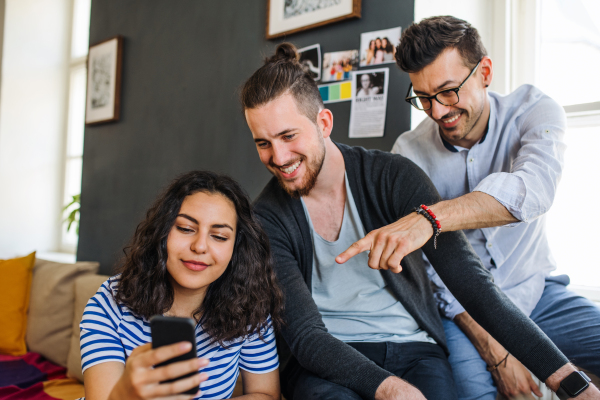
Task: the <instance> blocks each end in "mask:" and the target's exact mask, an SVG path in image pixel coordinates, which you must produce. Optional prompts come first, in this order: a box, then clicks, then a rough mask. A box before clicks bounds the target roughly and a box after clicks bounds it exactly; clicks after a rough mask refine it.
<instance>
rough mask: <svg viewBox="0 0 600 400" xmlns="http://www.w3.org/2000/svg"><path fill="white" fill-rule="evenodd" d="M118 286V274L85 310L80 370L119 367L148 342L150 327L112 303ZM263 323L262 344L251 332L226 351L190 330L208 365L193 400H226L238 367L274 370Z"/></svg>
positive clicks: (269, 338) (270, 329)
mask: <svg viewBox="0 0 600 400" xmlns="http://www.w3.org/2000/svg"><path fill="white" fill-rule="evenodd" d="M118 283H119V275H117V276H113V277H112V278H109V279H108V280H107V281H106V282H104V283H103V284H102V286H100V289H98V292H97V293H96V294H95V295H94V297H92V298H91V299H90V300H89V301H88V303H87V305H86V307H85V311H84V313H83V319H82V321H81V324H80V325H79V329H80V346H81V366H82V369H83V371H85V370H86V369H88V368H90V367H92V366H94V365H97V364H101V363H104V362H108V361H117V362H121V363H123V364H124V363H125V360H126V358H127V357H129V355H130V354H131V352H132V351H133V349H134V348H136V347H138V346H140V345H142V344H145V343H149V342H151V341H152V337H151V334H150V323H149V322H148V321H147V320H146V319H145V318H144V319H140V318H138V317H136V316H134V315H133V313H132V312H131V311H130V310H129V309H128V308H127V307H126V306H124V305H121V304H117V303H116V302H115V299H114V295H115V294H116V288H117V285H118ZM268 323H269V325H268V328H267V329H266V332H264V334H263V339H264V341H263V340H261V339H260V338H259V335H258V332H257V333H254V334H252V335H250V336H249V337H245V338H239V339H236V340H234V341H232V342H228V343H226V344H227V346H228V348H227V349H225V348H223V347H221V346H220V345H219V344H218V343H212V344H211V343H210V342H211V340H210V337H209V336H208V334H207V333H205V332H204V331H203V330H202V327H201V325H200V324H198V325H197V326H196V348H197V351H198V357H201V358H207V359H210V363H209V364H208V366H207V367H206V368H203V369H202V371H203V372H205V373H207V374H208V375H209V378H208V380H206V381H205V382H202V383H201V384H200V389H201V390H202V392H201V395H200V397H197V399H216V398H219V399H222V398H230V397H231V395H232V393H233V389H234V387H235V383H236V380H237V378H238V375H239V368H243V369H244V370H246V371H248V372H251V373H254V374H264V373H267V372H271V371H273V370H275V369H277V368H278V366H279V358H278V356H277V349H276V347H275V334H274V332H273V327H272V326H271V320H270V318H269V320H268ZM238 367H239V368H238Z"/></svg>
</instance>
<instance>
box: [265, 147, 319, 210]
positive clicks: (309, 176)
mask: <svg viewBox="0 0 600 400" xmlns="http://www.w3.org/2000/svg"><path fill="white" fill-rule="evenodd" d="M300 159H301V160H302V163H303V164H304V165H305V166H306V173H305V175H304V184H303V185H302V187H300V188H297V189H292V188H290V187H288V186H287V184H286V181H285V180H284V179H283V177H281V176H280V175H279V174H277V175H275V176H277V180H278V181H279V185H280V186H281V187H282V188H283V190H285V192H286V193H287V194H289V195H290V196H291V197H292V198H294V199H299V198H300V197H302V196H308V194H309V193H310V191H311V190H312V189H313V188H314V187H315V184H316V183H317V178H318V176H319V173H320V172H321V168H323V162H324V161H325V145H324V144H323V146H322V147H321V151H320V152H319V154H317V155H316V157H315V159H314V160H312V161H309V160H308V158H306V156H302V158H300ZM271 167H273V168H277V166H275V165H273V164H271Z"/></svg>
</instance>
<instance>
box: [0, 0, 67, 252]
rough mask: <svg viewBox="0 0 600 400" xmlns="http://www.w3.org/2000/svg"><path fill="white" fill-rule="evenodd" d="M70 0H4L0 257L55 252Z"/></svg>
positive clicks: (62, 148) (62, 166)
mask: <svg viewBox="0 0 600 400" xmlns="http://www.w3.org/2000/svg"><path fill="white" fill-rule="evenodd" d="M70 13H71V5H70V1H69V0H6V10H5V21H4V41H3V57H2V82H1V84H0V258H5V257H12V256H15V255H22V254H26V253H28V252H31V251H33V250H38V251H42V252H43V251H54V250H57V248H58V241H59V232H60V221H61V215H60V208H61V203H62V190H61V189H62V180H63V178H62V177H63V170H64V165H63V161H62V160H63V152H64V148H65V146H64V137H65V135H64V131H65V126H64V121H65V113H66V103H67V78H68V56H69V54H68V50H69V38H70V32H69V29H70Z"/></svg>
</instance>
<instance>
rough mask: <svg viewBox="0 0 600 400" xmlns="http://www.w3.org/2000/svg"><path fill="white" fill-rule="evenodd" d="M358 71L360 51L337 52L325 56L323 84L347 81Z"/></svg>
mask: <svg viewBox="0 0 600 400" xmlns="http://www.w3.org/2000/svg"><path fill="white" fill-rule="evenodd" d="M357 69H358V50H346V51H336V52H333V53H325V54H324V55H323V75H322V81H323V82H335V81H346V80H348V79H350V72H352V71H356V70H357Z"/></svg>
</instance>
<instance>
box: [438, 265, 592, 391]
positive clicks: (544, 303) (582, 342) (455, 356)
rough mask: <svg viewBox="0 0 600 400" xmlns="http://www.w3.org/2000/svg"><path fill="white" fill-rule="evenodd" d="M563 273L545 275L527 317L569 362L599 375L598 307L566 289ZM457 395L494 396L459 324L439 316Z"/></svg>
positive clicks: (488, 376) (493, 388) (489, 379)
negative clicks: (536, 300)
mask: <svg viewBox="0 0 600 400" xmlns="http://www.w3.org/2000/svg"><path fill="white" fill-rule="evenodd" d="M568 283H569V279H568V277H567V276H566V275H561V276H557V277H550V278H547V279H546V286H545V288H544V293H543V294H542V298H541V299H540V301H539V302H538V304H537V306H536V307H535V309H534V310H533V311H532V313H531V315H530V318H531V319H532V320H533V322H535V323H536V324H537V325H538V326H539V327H540V329H541V330H542V331H543V332H544V333H545V334H546V335H547V336H548V337H549V338H550V339H551V340H552V341H553V342H554V344H556V346H557V347H558V348H559V349H560V350H561V351H562V352H563V353H564V354H565V356H567V358H568V359H569V360H570V361H571V362H573V364H575V365H577V366H579V367H582V368H585V369H587V370H589V371H591V372H592V373H594V374H595V375H598V376H600V307H598V306H596V305H594V304H593V303H592V302H591V301H589V300H588V299H586V298H584V297H581V296H578V295H576V294H575V293H573V292H570V291H569V290H567V288H566V285H568ZM442 322H443V323H444V330H445V331H446V339H447V341H448V349H449V350H450V357H448V360H449V361H450V365H452V373H453V375H454V381H455V384H456V389H457V391H458V398H459V399H460V400H471V399H484V400H495V399H496V394H497V393H496V386H495V385H494V382H493V380H492V375H491V374H490V373H489V372H488V371H487V370H486V364H485V362H484V361H483V360H482V359H481V357H480V356H479V353H477V350H476V349H475V347H474V346H473V344H471V342H470V341H469V339H468V338H467V337H466V336H465V334H464V333H463V332H462V331H461V330H460V328H459V327H458V326H457V325H456V324H454V322H452V321H450V320H449V319H445V318H442Z"/></svg>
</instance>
